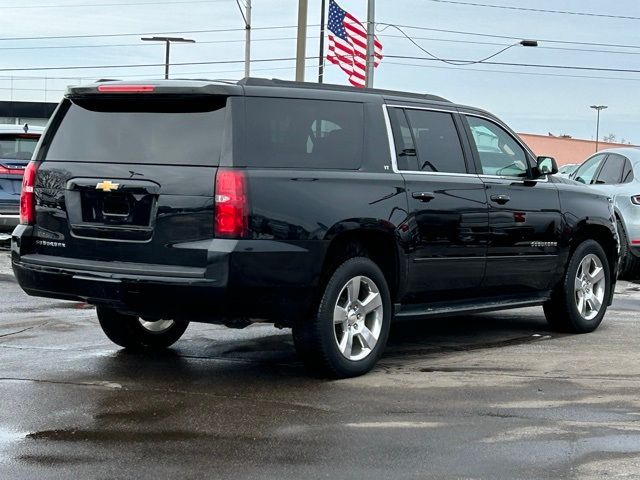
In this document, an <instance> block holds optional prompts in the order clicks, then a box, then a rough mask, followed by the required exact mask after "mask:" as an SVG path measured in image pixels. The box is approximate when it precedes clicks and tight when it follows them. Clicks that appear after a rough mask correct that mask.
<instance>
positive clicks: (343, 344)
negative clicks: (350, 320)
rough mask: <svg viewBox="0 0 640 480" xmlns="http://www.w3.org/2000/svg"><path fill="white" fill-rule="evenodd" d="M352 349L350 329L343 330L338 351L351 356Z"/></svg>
mask: <svg viewBox="0 0 640 480" xmlns="http://www.w3.org/2000/svg"><path fill="white" fill-rule="evenodd" d="M352 349H353V334H352V333H351V331H350V330H346V331H345V332H344V336H343V337H342V340H341V341H340V351H341V352H342V354H343V355H344V356H345V357H347V358H349V357H350V356H351V350H352Z"/></svg>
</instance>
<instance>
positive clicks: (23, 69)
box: [0, 54, 640, 73]
mask: <svg viewBox="0 0 640 480" xmlns="http://www.w3.org/2000/svg"><path fill="white" fill-rule="evenodd" d="M385 56H386V57H387V58H398V59H410V60H423V61H434V62H436V61H445V62H462V64H464V63H465V62H466V63H467V64H469V62H474V61H472V60H465V59H452V58H443V59H439V58H431V57H418V56H408V55H388V54H387V55H385ZM306 59H307V60H311V59H317V57H315V56H311V57H306ZM291 60H295V57H286V58H264V59H256V60H252V61H251V62H252V63H263V62H282V61H291ZM243 62H244V60H218V61H207V62H180V63H172V65H173V66H180V65H224V64H235V63H243ZM475 63H482V64H483V65H502V66H514V67H528V68H549V69H566V70H583V71H596V72H623V73H640V70H637V69H630V68H608V67H591V66H583V65H558V64H540V63H513V62H496V61H481V62H475ZM163 65H164V64H160V63H147V64H125V65H73V66H71V65H69V66H62V67H21V68H0V72H26V71H49V70H91V69H96V70H98V69H113V68H142V67H159V66H163Z"/></svg>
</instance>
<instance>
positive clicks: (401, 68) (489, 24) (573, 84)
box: [0, 0, 640, 143]
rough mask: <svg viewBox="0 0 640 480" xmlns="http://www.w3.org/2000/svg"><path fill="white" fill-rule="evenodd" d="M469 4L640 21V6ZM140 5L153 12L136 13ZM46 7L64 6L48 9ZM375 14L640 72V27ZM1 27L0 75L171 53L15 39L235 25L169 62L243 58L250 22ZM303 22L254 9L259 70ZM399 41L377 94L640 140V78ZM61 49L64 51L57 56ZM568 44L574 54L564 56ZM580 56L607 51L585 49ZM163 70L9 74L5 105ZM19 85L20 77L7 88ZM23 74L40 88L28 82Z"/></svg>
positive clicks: (270, 6) (144, 20)
mask: <svg viewBox="0 0 640 480" xmlns="http://www.w3.org/2000/svg"><path fill="white" fill-rule="evenodd" d="M467 1H470V2H472V3H483V4H493V5H508V6H516V7H533V8H537V9H553V10H563V11H576V12H589V13H597V14H606V15H619V16H634V17H640V2H638V0H617V1H616V2H603V1H601V0H600V1H596V0H560V1H559V0H538V1H536V2H531V1H526V2H525V1H522V0H467ZM140 3H147V5H133V4H140ZM327 3H328V0H327ZM338 3H339V4H340V5H341V6H342V7H343V8H344V9H345V10H348V11H350V12H351V13H352V14H354V15H355V16H357V17H358V18H360V19H361V20H363V21H364V20H365V19H366V3H367V2H366V0H341V1H339V2H338ZM114 4H121V5H114ZM44 5H67V7H64V8H60V7H58V8H45V7H44ZM71 5H76V6H75V7H71ZM87 5H88V6H87ZM29 7H33V8H29ZM319 17H320V0H309V20H308V23H309V24H310V25H312V26H310V28H309V37H310V38H309V39H308V45H307V55H308V56H316V55H318V42H319V38H318V37H319V31H318V26H317V24H318V23H319ZM376 17H377V18H376V20H377V21H378V22H385V23H392V24H397V25H409V26H418V27H424V28H432V29H444V30H456V31H463V32H472V33H483V34H491V35H501V36H505V37H513V38H516V39H519V38H523V39H539V40H541V42H540V47H538V48H525V47H516V48H512V49H510V50H508V51H506V52H504V53H502V54H501V55H499V56H497V57H496V58H494V59H493V60H494V61H497V62H506V63H529V64H546V65H572V66H588V67H598V68H615V69H618V68H619V69H630V70H638V71H640V20H639V19H618V18H603V17H589V16H577V15H567V14H556V13H536V12H523V11H515V10H505V9H494V8H487V7H477V6H470V5H454V4H448V3H441V2H437V1H433V0H393V1H391V0H378V1H377V6H376ZM0 19H2V22H1V23H0V25H2V32H0V40H1V41H0V58H2V62H0V69H16V68H33V67H58V66H80V65H123V64H150V63H151V64H153V63H162V62H163V61H164V50H163V48H164V47H163V46H162V45H160V44H156V45H154V44H149V43H143V42H140V41H139V36H135V35H134V36H122V37H103V38H75V39H46V40H45V39H41V40H19V41H18V40H3V39H9V38H13V37H40V36H58V35H87V34H113V33H151V32H153V33H160V32H185V31H189V30H212V29H233V28H237V29H238V30H237V31H233V32H217V33H185V34H184V35H183V36H187V37H191V38H194V39H196V40H197V41H198V42H199V43H196V44H193V45H191V44H187V45H176V46H175V47H174V48H173V51H172V57H171V59H172V62H177V63H183V62H218V61H241V60H243V58H244V43H243V39H244V32H243V31H242V28H243V26H244V24H243V20H242V17H241V15H240V12H239V10H238V7H237V5H236V2H235V0H209V1H206V0H156V1H153V0H57V1H52V0H2V1H0ZM296 20H297V0H253V22H252V23H253V27H254V29H255V30H254V32H253V38H254V40H255V42H254V43H253V46H252V58H253V59H254V60H260V59H269V58H291V57H294V56H295V39H294V37H295V33H296V32H295V29H294V28H288V29H261V28H262V27H274V26H292V25H295V23H296ZM404 30H405V31H406V33H407V34H409V35H410V36H412V37H414V39H416V42H418V43H419V44H420V45H421V46H422V47H423V48H425V49H426V50H428V51H430V52H431V53H432V54H434V55H435V56H437V57H439V58H449V59H464V60H478V59H481V58H484V57H486V56H488V55H491V54H492V53H495V52H496V51H498V50H500V49H501V48H502V46H506V45H509V44H511V43H514V41H515V40H510V39H501V38H492V37H481V36H472V35H463V34H452V33H444V32H437V31H429V30H417V29H410V28H404ZM389 35H391V36H389ZM399 35H400V34H399V32H397V31H394V30H393V29H391V28H389V29H387V30H386V31H384V32H380V34H379V38H380V40H381V41H382V43H383V48H384V53H385V54H386V55H387V57H386V58H385V59H384V60H383V61H382V64H381V65H380V67H379V68H378V69H377V70H376V75H375V86H376V87H380V88H391V89H400V90H412V91H419V92H425V93H427V92H428V93H434V94H437V95H442V96H444V97H446V98H449V99H451V100H453V101H456V102H460V103H466V104H471V105H474V106H480V107H483V108H486V109H488V110H490V111H492V112H493V113H495V114H497V115H498V116H500V117H502V118H503V119H504V120H505V121H507V122H508V123H509V124H510V125H511V126H512V127H513V128H514V129H516V130H518V131H520V132H530V133H541V134H547V133H548V132H552V133H554V134H569V135H572V136H574V137H580V138H593V137H594V135H595V112H594V111H592V110H590V109H589V105H592V104H594V103H597V104H605V105H608V106H609V109H608V110H606V111H604V112H603V115H602V121H601V136H602V135H605V134H608V133H614V134H616V135H617V138H618V139H621V138H624V139H627V140H630V141H633V142H636V143H640V129H639V126H640V125H639V119H640V94H638V89H639V88H640V73H634V72H604V71H600V72H598V71H582V70H563V69H543V68H524V67H517V66H496V65H476V66H464V67H459V66H458V67H453V66H451V65H447V64H445V63H442V62H438V61H423V60H413V59H398V58H391V56H416V57H426V56H427V55H426V54H425V53H424V52H422V51H420V50H419V49H418V48H417V47H416V46H414V45H412V44H411V43H410V42H409V41H408V40H407V39H405V38H398V36H399ZM446 40H448V41H446ZM451 40H455V41H451ZM544 40H563V41H572V42H590V43H605V44H618V45H627V46H635V47H636V48H623V47H604V46H584V45H583V46H581V45H573V44H559V43H551V42H548V41H547V42H545V41H544ZM461 41H462V42H461ZM466 42H472V43H466ZM477 42H487V43H491V45H485V44H478V43H477ZM494 44H495V45H494ZM63 46H64V47H67V48H57V47H63ZM25 47H27V48H25ZM50 47H56V48H50ZM559 47H560V48H566V49H572V50H563V49H558V48H559ZM579 48H581V49H586V50H606V52H603V51H595V52H594V51H580V50H576V49H579ZM307 63H308V64H309V65H310V66H309V67H308V69H307V71H306V78H307V80H309V81H315V80H316V79H317V67H316V66H315V63H316V62H314V61H312V60H308V62H307ZM293 65H294V62H293V61H291V60H286V61H279V62H270V63H266V62H255V63H254V64H253V65H252V74H253V75H254V76H264V77H279V78H285V79H291V78H293V76H294V68H293ZM162 73H163V67H161V66H158V67H144V68H127V69H122V68H120V69H118V68H111V69H100V70H98V69H95V70H53V71H36V70H33V71H13V72H10V71H6V70H5V71H0V75H2V76H3V77H2V78H0V98H1V99H9V98H11V97H13V99H18V100H43V99H44V98H45V84H46V99H47V100H49V101H58V100H59V98H60V96H61V95H62V91H61V89H64V88H65V86H66V85H67V84H73V83H78V82H79V81H81V82H87V81H89V80H91V79H96V78H132V77H133V76H139V77H141V78H151V77H153V78H157V77H159V76H161V75H162ZM172 74H173V76H175V77H200V78H202V77H207V78H240V77H242V74H243V65H242V64H241V63H231V64H208V65H189V66H186V65H184V66H175V67H174V68H173V69H172ZM11 76H13V77H14V78H13V79H11V78H9V77H11ZM24 76H29V77H38V78H36V79H31V80H27V79H24V78H23V77H24ZM45 76H46V77H48V78H47V80H44V78H43V77H45ZM54 77H58V78H54ZM59 77H73V78H72V79H64V78H59ZM594 77H595V78H594ZM326 81H328V82H331V83H342V84H344V83H346V77H345V76H344V75H343V74H342V73H341V71H339V70H338V69H337V68H336V67H333V66H329V67H327V74H326ZM12 86H13V89H11V87H12Z"/></svg>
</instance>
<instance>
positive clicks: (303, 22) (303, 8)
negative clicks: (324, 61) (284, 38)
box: [296, 0, 308, 82]
mask: <svg viewBox="0 0 640 480" xmlns="http://www.w3.org/2000/svg"><path fill="white" fill-rule="evenodd" d="M307 6H308V0H298V44H297V48H296V82H304V66H305V65H304V64H305V60H306V56H307Z"/></svg>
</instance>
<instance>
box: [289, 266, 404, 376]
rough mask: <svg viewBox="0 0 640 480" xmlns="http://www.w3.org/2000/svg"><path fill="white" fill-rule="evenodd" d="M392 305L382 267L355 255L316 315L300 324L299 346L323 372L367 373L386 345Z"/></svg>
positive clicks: (296, 334)
mask: <svg viewBox="0 0 640 480" xmlns="http://www.w3.org/2000/svg"><path fill="white" fill-rule="evenodd" d="M391 308H392V306H391V296H390V294H389V288H388V286H387V281H386V279H385V277H384V274H383V273H382V271H381V270H380V268H379V267H378V266H377V265H376V264H375V263H374V262H372V261H371V260H370V259H368V258H365V257H356V258H351V259H350V260H347V261H346V262H344V263H343V264H342V265H340V267H338V268H337V269H336V270H335V272H333V275H331V278H330V279H329V281H328V282H327V284H326V287H325V289H324V292H323V295H322V299H321V301H320V305H319V307H318V310H317V312H316V315H315V317H314V318H312V319H310V320H308V321H305V322H299V323H298V324H296V325H294V328H293V339H294V343H295V346H296V350H297V352H298V354H299V355H300V357H301V358H302V359H303V360H304V361H305V363H306V364H307V366H309V367H310V368H311V369H312V370H314V371H315V372H317V373H319V374H321V375H323V376H329V377H333V378H346V377H355V376H358V375H362V374H364V373H367V372H368V371H369V370H371V369H372V368H373V366H374V365H375V364H376V362H377V361H378V359H379V358H380V356H381V355H382V352H383V350H384V348H385V346H386V343H387V337H388V336H389V326H390V323H391Z"/></svg>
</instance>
